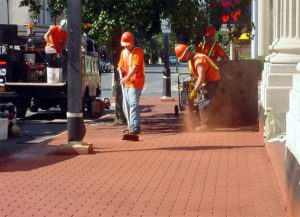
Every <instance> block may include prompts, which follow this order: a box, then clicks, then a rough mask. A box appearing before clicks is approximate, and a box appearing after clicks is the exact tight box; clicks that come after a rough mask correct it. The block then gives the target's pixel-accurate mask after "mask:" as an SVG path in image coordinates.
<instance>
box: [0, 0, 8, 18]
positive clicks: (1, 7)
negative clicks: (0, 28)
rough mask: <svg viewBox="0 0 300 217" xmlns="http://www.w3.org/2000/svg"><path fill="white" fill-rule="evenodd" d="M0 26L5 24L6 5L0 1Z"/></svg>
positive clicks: (2, 0)
mask: <svg viewBox="0 0 300 217" xmlns="http://www.w3.org/2000/svg"><path fill="white" fill-rule="evenodd" d="M0 24H7V3H6V0H0Z"/></svg>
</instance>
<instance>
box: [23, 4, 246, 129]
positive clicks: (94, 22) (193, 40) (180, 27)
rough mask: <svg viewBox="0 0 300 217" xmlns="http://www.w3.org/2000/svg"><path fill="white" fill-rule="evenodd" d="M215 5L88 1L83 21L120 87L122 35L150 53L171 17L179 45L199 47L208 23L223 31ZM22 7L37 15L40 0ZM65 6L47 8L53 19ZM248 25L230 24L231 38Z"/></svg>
mask: <svg viewBox="0 0 300 217" xmlns="http://www.w3.org/2000/svg"><path fill="white" fill-rule="evenodd" d="M236 1H238V0H236ZM250 1H251V0H240V1H239V4H236V5H234V8H233V10H241V9H243V7H245V6H246V5H247V4H249V2H250ZM212 2H222V0H184V1H183V0H110V1H107V0H85V1H83V7H82V11H83V19H82V20H83V22H89V23H91V29H90V30H89V32H88V34H89V37H91V38H92V39H94V40H95V41H96V43H97V44H98V45H106V46H107V47H108V49H109V50H111V51H112V61H113V65H114V79H115V83H116V84H117V83H118V81H119V76H118V72H117V63H118V59H119V55H120V51H121V46H120V38H121V34H122V32H124V31H131V32H133V33H134V35H135V36H136V42H137V45H142V47H145V48H146V49H147V50H149V51H150V52H151V47H152V46H153V44H151V43H153V42H154V41H156V42H158V43H159V41H158V40H155V38H153V36H154V35H157V34H158V33H160V31H161V30H160V20H161V18H168V19H169V20H170V24H171V29H172V32H173V33H172V34H175V35H176V38H177V42H184V43H189V44H197V43H199V41H200V40H201V39H202V36H203V33H204V29H205V27H206V26H207V25H208V24H213V25H214V26H215V27H216V28H217V29H219V28H220V25H219V24H218V23H211V22H210V20H209V17H210V15H213V16H216V17H221V14H220V13H222V11H221V10H220V11H219V12H217V13H215V12H212V11H211V10H210V3H212ZM20 5H22V6H29V8H30V10H33V11H36V12H37V11H38V10H40V9H41V7H40V6H39V0H22V1H21V4H20ZM65 6H66V0H49V2H48V8H47V9H48V10H49V11H50V14H51V16H54V17H55V16H57V15H58V14H60V13H61V12H62V11H63V10H64V8H65ZM37 14H38V13H37ZM241 17H242V16H241ZM247 25H248V26H247ZM247 25H228V28H229V29H230V34H229V37H230V39H231V40H233V39H234V38H235V37H237V35H238V34H240V32H241V31H242V29H243V28H245V26H247V28H248V29H249V27H252V26H251V24H247ZM153 39H154V40H153ZM173 45H174V43H173V44H172V46H173ZM115 89H116V91H115V92H116V119H115V122H116V123H124V122H125V117H124V114H123V112H122V109H121V107H122V101H121V99H122V97H121V95H122V94H121V89H120V86H119V85H116V87H115Z"/></svg>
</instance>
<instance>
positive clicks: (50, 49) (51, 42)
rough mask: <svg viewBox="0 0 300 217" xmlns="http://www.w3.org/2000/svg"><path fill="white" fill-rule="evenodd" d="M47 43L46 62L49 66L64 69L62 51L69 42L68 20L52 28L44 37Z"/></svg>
mask: <svg viewBox="0 0 300 217" xmlns="http://www.w3.org/2000/svg"><path fill="white" fill-rule="evenodd" d="M44 39H45V41H46V43H47V44H46V47H45V52H46V61H47V63H48V66H52V67H62V49H64V48H65V47H66V42H67V20H66V19H63V20H61V21H60V24H59V25H55V26H50V28H49V29H48V31H47V32H46V34H45V35H44Z"/></svg>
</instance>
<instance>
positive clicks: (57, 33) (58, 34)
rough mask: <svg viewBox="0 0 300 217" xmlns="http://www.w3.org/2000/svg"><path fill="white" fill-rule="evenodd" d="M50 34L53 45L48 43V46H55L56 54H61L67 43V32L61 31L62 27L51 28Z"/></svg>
mask: <svg viewBox="0 0 300 217" xmlns="http://www.w3.org/2000/svg"><path fill="white" fill-rule="evenodd" d="M50 32H51V34H50V36H49V40H50V43H51V44H49V43H47V45H46V46H49V45H54V48H55V49H56V52H57V53H61V50H62V48H63V46H62V45H63V44H64V43H66V41H67V32H66V31H65V30H63V29H61V27H60V26H51V27H50Z"/></svg>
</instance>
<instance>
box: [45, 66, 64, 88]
mask: <svg viewBox="0 0 300 217" xmlns="http://www.w3.org/2000/svg"><path fill="white" fill-rule="evenodd" d="M62 82H63V77H62V68H51V67H47V83H49V84H53V83H62Z"/></svg>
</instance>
